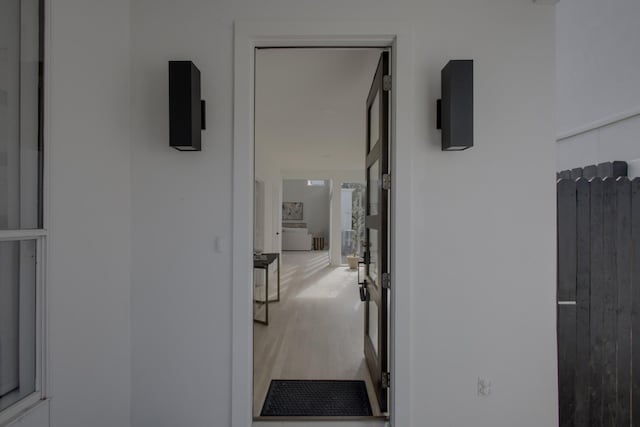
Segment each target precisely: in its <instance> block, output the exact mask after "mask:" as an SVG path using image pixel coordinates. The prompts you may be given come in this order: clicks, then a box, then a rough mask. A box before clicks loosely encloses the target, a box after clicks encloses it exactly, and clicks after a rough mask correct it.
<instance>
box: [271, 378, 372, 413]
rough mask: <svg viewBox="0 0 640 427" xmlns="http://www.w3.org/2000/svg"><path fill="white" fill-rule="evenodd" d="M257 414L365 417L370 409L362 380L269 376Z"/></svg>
mask: <svg viewBox="0 0 640 427" xmlns="http://www.w3.org/2000/svg"><path fill="white" fill-rule="evenodd" d="M260 415H261V416H266V417H363V416H364V417H366V416H371V415H372V413H371V405H370V404H369V397H368V396H367V387H366V386H365V384H364V381H342V380H271V385H269V391H268V392H267V398H266V399H265V400H264V406H263V407H262V412H261V413H260Z"/></svg>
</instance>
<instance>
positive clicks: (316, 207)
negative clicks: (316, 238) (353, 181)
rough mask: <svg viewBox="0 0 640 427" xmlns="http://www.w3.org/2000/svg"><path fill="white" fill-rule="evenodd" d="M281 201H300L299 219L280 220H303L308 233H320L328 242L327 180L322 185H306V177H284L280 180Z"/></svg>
mask: <svg viewBox="0 0 640 427" xmlns="http://www.w3.org/2000/svg"><path fill="white" fill-rule="evenodd" d="M282 201H283V202H302V203H303V205H302V209H303V211H302V215H303V219H302V220H301V221H289V220H282V221H283V222H304V223H306V224H307V229H308V230H309V233H311V234H313V235H316V234H320V235H322V236H324V238H325V239H326V243H327V244H329V182H327V181H325V185H324V186H322V187H319V186H318V187H314V186H308V185H307V180H306V179H296V180H291V179H285V180H283V182H282Z"/></svg>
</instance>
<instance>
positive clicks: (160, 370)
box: [131, 0, 557, 427]
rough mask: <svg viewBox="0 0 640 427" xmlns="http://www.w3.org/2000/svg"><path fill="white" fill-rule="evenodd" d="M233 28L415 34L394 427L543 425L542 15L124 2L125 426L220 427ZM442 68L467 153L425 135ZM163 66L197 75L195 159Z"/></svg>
mask: <svg viewBox="0 0 640 427" xmlns="http://www.w3.org/2000/svg"><path fill="white" fill-rule="evenodd" d="M234 20H243V21H251V20H259V21H263V20H272V21H291V20H298V21H304V20H314V21H315V20H330V21H349V20H351V21H363V20H364V21H371V22H378V21H382V20H388V21H401V22H404V23H406V25H407V26H412V27H413V31H414V51H413V52H405V54H406V55H409V56H410V57H409V58H407V60H408V61H410V62H412V63H413V64H414V66H413V72H414V74H415V78H416V80H415V91H414V93H415V94H416V96H415V105H414V107H415V108H414V112H415V113H414V114H415V117H416V118H417V121H416V123H415V140H413V141H397V143H398V144H410V145H411V149H412V152H413V158H412V162H411V164H406V165H403V167H406V168H408V169H409V170H411V171H412V173H411V176H412V180H413V186H414V197H413V201H412V204H411V206H402V207H399V208H400V209H410V210H411V211H412V217H413V218H415V220H414V223H413V236H412V240H411V241H409V242H404V246H405V247H406V248H408V250H409V251H410V254H411V255H410V256H411V257H412V260H411V261H412V265H413V266H414V267H413V268H414V271H412V272H411V274H412V276H413V277H415V278H416V282H415V283H411V284H410V285H409V286H410V287H411V293H412V301H413V303H412V306H411V307H410V310H411V313H412V316H413V317H412V326H411V330H409V331H406V333H407V334H410V336H411V338H412V343H413V344H412V347H411V349H410V352H411V360H410V365H411V370H412V377H411V380H410V381H411V390H412V392H413V393H412V397H411V402H409V404H410V405H409V406H410V407H411V413H410V414H408V418H409V419H410V422H409V423H408V424H407V425H410V426H422V425H424V424H425V423H428V424H430V425H434V426H461V425H476V426H480V427H484V426H487V427H488V426H495V425H500V426H507V425H518V426H522V427H528V426H532V427H534V426H535V427H540V426H552V425H556V424H557V416H556V414H557V392H556V362H555V358H556V353H555V305H554V304H555V301H554V299H555V267H554V266H555V243H554V242H555V211H554V208H555V202H554V201H555V184H554V173H553V172H554V168H555V162H554V139H555V138H554V136H555V127H554V93H553V81H554V9H553V7H549V6H540V5H536V4H534V3H533V2H531V1H528V0H522V1H515V2H514V1H513V0H494V1H491V2H478V1H475V0H454V1H451V0H428V1H423V2H412V1H390V0H376V1H374V2H372V1H371V0H351V1H349V2H344V1H340V2H338V1H333V0H331V1H328V2H327V1H325V2H313V1H307V2H301V1H299V0H276V1H273V2H263V1H256V0H243V1H237V2H236V1H234V2H228V1H222V0H211V1H207V2H202V1H197V0H185V1H183V2H180V3H175V2H168V1H155V0H154V1H152V0H133V1H132V16H131V21H132V22H131V24H132V25H131V28H132V40H133V43H132V62H133V64H132V69H133V75H132V90H133V93H132V99H133V105H132V123H133V124H134V131H133V138H132V168H131V170H132V192H133V194H132V200H133V205H132V208H133V228H132V232H133V243H132V250H133V258H132V265H133V290H132V304H133V310H132V313H133V315H132V330H133V336H132V338H133V408H132V414H133V418H132V420H133V425H135V426H147V425H154V426H174V425H189V426H209V425H219V426H229V425H230V408H231V401H230V390H231V375H230V371H231V363H232V361H231V352H230V346H231V274H232V271H231V258H230V247H229V243H230V242H229V237H230V233H231V227H232V212H231V207H230V206H231V191H232V182H231V173H232V171H231V163H232V145H231V140H232V135H231V131H232V115H231V113H232V87H233V69H232V64H233V43H232V40H233V39H232V37H233V22H234ZM452 58H473V59H475V61H476V62H475V72H476V74H475V76H476V89H475V102H476V104H475V105H476V135H475V136H476V138H475V140H476V146H475V147H474V148H473V149H472V150H470V151H467V152H464V153H447V152H441V151H440V148H439V136H440V135H439V132H438V131H436V130H435V129H434V121H435V100H436V99H437V98H438V97H439V95H440V70H441V68H442V67H443V66H444V65H445V64H446V62H447V60H449V59H452ZM169 59H191V60H193V61H195V63H196V64H197V65H198V67H199V68H200V70H201V71H202V82H203V97H204V99H207V100H208V103H209V106H208V112H209V117H208V120H207V122H208V130H207V131H205V132H204V133H203V151H202V152H200V153H179V152H175V151H172V150H170V149H169V148H168V139H167V138H168V137H167V119H166V117H167V71H166V68H167V60H169ZM523 99H524V100H526V102H523ZM247 173H250V171H247ZM509 176H513V177H516V176H517V177H518V179H505V177H509ZM338 220H339V216H338ZM216 236H220V237H222V238H223V240H224V241H225V242H227V245H226V246H224V247H223V250H222V251H221V252H215V251H214V243H213V242H214V239H215V237H216ZM418 278H419V280H418ZM247 339H249V337H247ZM478 377H483V378H486V379H488V380H489V381H491V382H492V384H493V387H492V394H491V395H490V396H489V397H482V398H481V397H478V396H477V394H476V382H477V379H478ZM234 427H235V426H234Z"/></svg>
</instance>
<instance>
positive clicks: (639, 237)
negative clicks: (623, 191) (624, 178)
mask: <svg viewBox="0 0 640 427" xmlns="http://www.w3.org/2000/svg"><path fill="white" fill-rule="evenodd" d="M631 246H632V251H631V265H632V270H631V294H632V297H631V304H632V305H631V342H632V345H633V347H632V354H631V360H632V361H633V360H635V361H640V262H639V259H640V179H639V178H636V179H634V180H633V182H632V183H631ZM634 368H635V369H634ZM631 369H632V373H631V384H632V387H631V396H632V403H631V421H632V425H634V426H637V425H639V424H640V366H639V365H638V363H636V365H634V364H633V362H632V364H631Z"/></svg>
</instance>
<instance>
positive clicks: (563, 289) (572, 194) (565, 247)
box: [557, 179, 576, 301]
mask: <svg viewBox="0 0 640 427" xmlns="http://www.w3.org/2000/svg"><path fill="white" fill-rule="evenodd" d="M557 194H558V201H557V203H558V242H557V243H558V267H557V268H558V294H557V296H558V301H575V299H576V183H575V182H574V181H572V180H568V179H563V180H560V181H558V193H557Z"/></svg>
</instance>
